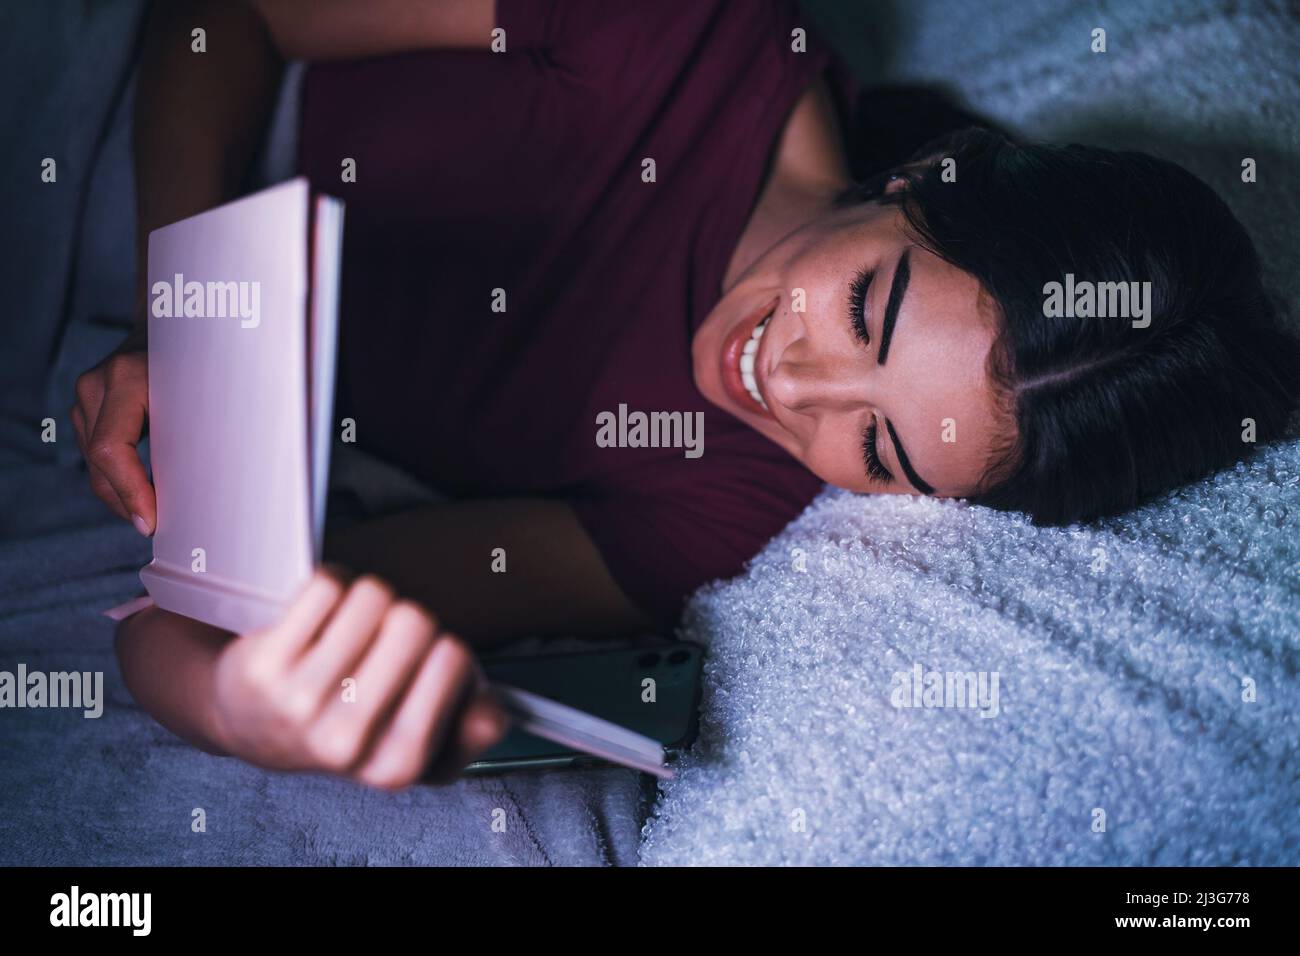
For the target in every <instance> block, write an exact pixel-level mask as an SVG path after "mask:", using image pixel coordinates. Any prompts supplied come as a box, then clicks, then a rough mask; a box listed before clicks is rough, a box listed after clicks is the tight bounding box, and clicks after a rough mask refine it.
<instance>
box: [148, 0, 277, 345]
mask: <svg viewBox="0 0 1300 956" xmlns="http://www.w3.org/2000/svg"><path fill="white" fill-rule="evenodd" d="M200 27H201V28H202V29H203V30H204V31H205V33H206V40H205V43H206V52H204V53H195V52H193V50H192V48H191V44H192V42H193V41H192V39H191V32H192V31H193V30H195V29H197V28H200ZM282 67H283V64H282V62H281V60H280V58H279V56H278V55H277V54H276V52H275V47H274V46H273V44H272V40H271V36H270V34H269V33H268V32H267V30H266V26H265V24H264V23H263V21H262V18H261V17H260V16H259V15H258V13H257V11H256V10H255V9H254V8H253V7H252V6H251V5H249V4H248V3H246V2H244V0H166V2H163V3H154V4H152V5H151V9H150V12H149V20H148V22H147V24H146V26H145V34H144V45H143V49H142V51H141V54H140V78H139V84H138V86H137V89H136V98H135V125H134V132H133V135H134V148H135V182H136V239H137V248H138V250H139V258H138V260H137V261H138V263H139V267H138V274H139V276H138V282H137V286H136V288H137V302H138V308H137V309H136V320H137V323H139V324H140V325H141V326H143V325H144V324H145V323H144V318H145V315H146V311H145V308H144V304H145V301H146V296H145V284H146V279H147V270H146V268H145V262H146V258H147V256H146V253H147V250H148V243H149V233H150V232H151V231H152V230H154V229H157V228H158V227H159V226H165V225H167V224H168V223H172V222H176V221H177V220H178V219H184V218H186V217H187V216H192V215H194V214H196V213H199V212H203V211H204V210H206V209H211V208H212V207H213V206H218V205H220V204H221V203H223V202H226V201H227V200H229V199H233V198H234V197H235V196H237V195H238V194H239V193H240V191H241V189H242V188H243V187H244V184H245V180H246V178H247V176H248V171H249V168H250V166H251V164H252V161H253V158H254V156H255V155H256V152H257V148H258V145H259V144H260V143H261V141H262V138H263V136H264V135H265V132H266V126H267V123H268V122H269V120H270V116H271V111H272V109H273V108H274V106H275V100H276V95H277V93H278V91H279V87H280V75H281V71H282Z"/></svg>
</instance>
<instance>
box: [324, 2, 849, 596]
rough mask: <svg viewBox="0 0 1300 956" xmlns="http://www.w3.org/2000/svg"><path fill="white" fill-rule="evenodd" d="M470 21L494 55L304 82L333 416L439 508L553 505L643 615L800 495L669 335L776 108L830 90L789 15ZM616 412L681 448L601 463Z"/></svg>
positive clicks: (690, 319) (654, 6) (756, 160)
mask: <svg viewBox="0 0 1300 956" xmlns="http://www.w3.org/2000/svg"><path fill="white" fill-rule="evenodd" d="M496 20H497V24H498V26H500V27H501V28H502V29H504V30H505V35H506V44H507V52H504V53H491V52H486V51H473V52H470V51H437V52H427V53H413V54H404V55H401V56H391V57H383V58H376V59H369V60H361V61H353V62H347V63H337V64H327V65H316V66H313V67H312V68H311V69H310V70H309V71H308V74H307V78H306V81H305V87H304V92H303V103H302V106H303V110H302V136H301V147H300V149H301V162H302V168H303V170H304V172H305V173H306V174H307V175H308V176H309V177H310V179H311V181H312V183H313V185H314V186H315V187H316V188H318V189H321V190H323V191H325V192H328V193H330V194H332V195H337V196H340V197H342V198H343V199H344V200H346V202H347V215H346V226H345V230H346V231H345V236H344V253H343V284H342V341H341V354H342V356H343V360H342V371H341V382H342V386H341V389H340V396H339V401H340V405H341V408H342V414H345V415H350V416H352V417H354V418H355V419H356V421H357V440H358V443H359V444H360V445H361V446H362V447H364V448H366V449H367V450H369V451H373V452H375V453H377V454H379V455H381V456H383V457H385V458H387V459H389V460H391V461H393V462H395V463H397V464H399V465H401V466H403V467H405V468H406V469H408V470H409V471H411V472H412V473H413V474H415V475H417V476H419V477H421V478H423V479H425V480H427V481H428V482H430V483H431V484H433V485H434V486H435V487H438V488H440V489H441V490H443V491H445V492H447V493H449V494H452V495H457V496H459V495H464V496H475V497H482V496H499V495H534V496H545V497H550V498H558V499H561V500H564V501H566V502H568V503H569V504H570V505H571V506H572V508H573V510H574V512H575V513H576V514H577V516H578V519H579V520H580V521H581V523H582V525H583V527H584V528H585V529H586V531H587V533H588V534H590V536H591V538H592V539H593V540H594V541H595V543H596V545H597V546H598V547H599V549H600V552H601V554H602V555H603V557H604V559H605V562H606V564H607V566H608V567H609V569H610V572H611V573H612V574H613V576H614V578H615V579H616V580H617V581H618V583H619V584H620V585H621V586H622V588H623V589H624V591H625V592H626V593H627V595H628V596H629V598H631V599H632V600H633V601H634V602H635V603H637V604H638V605H639V606H641V607H642V608H643V609H645V610H646V611H648V612H650V613H652V614H654V615H656V616H657V617H658V618H659V619H661V620H664V621H668V620H671V619H672V618H674V617H675V616H676V615H677V613H678V611H679V610H680V607H681V603H682V600H683V598H684V597H685V596H687V595H688V594H689V593H690V592H691V591H693V590H694V589H695V588H696V587H698V586H699V585H700V584H702V583H704V582H706V581H709V580H712V579H714V578H718V577H727V576H731V575H734V574H736V573H737V572H739V571H740V570H741V569H742V568H743V567H744V564H745V562H746V561H747V560H748V559H749V558H751V557H753V555H754V554H756V553H757V552H758V551H759V549H760V548H761V547H762V546H763V544H764V543H765V542H767V541H768V540H769V539H770V538H771V537H772V536H773V535H774V534H775V533H776V532H778V531H779V530H780V529H781V528H782V527H784V526H785V525H786V524H787V523H788V522H789V521H790V520H791V519H792V518H793V517H794V516H795V515H797V514H798V513H799V512H800V511H801V510H802V509H803V508H804V506H805V505H807V503H808V502H809V501H810V500H811V499H812V497H813V496H814V495H815V494H816V492H817V491H818V490H819V489H820V487H821V482H820V481H819V480H818V479H817V478H816V477H814V476H813V475H812V474H811V473H810V472H808V471H807V470H806V469H804V468H803V466H801V465H800V464H799V463H798V462H796V461H795V460H794V459H792V458H791V457H790V456H789V455H787V453H786V452H785V451H783V450H782V449H780V448H778V447H777V446H776V445H775V444H773V443H771V442H770V441H768V439H766V438H764V437H763V436H761V435H759V434H758V433H757V432H755V431H754V430H752V429H751V428H749V427H747V426H746V425H743V424H742V423H740V422H739V421H738V420H737V419H735V418H733V417H732V416H730V415H728V414H727V413H726V412H723V411H721V410H720V409H718V408H716V407H715V406H713V405H711V404H709V403H708V402H707V401H706V400H705V399H704V398H703V396H701V395H700V394H699V392H698V391H697V389H696V387H695V384H694V381H693V378H692V373H691V338H692V335H693V333H694V332H695V330H696V328H698V326H699V325H700V323H701V322H702V321H703V320H704V318H705V316H706V315H707V314H708V312H709V310H710V308H711V307H712V306H713V305H714V304H715V303H716V302H717V301H718V299H719V298H720V297H721V282H722V277H723V272H724V270H725V268H726V265H727V263H728V261H729V259H730V257H731V254H732V252H733V250H734V249H735V246H736V244H737V241H738V239H739V236H740V233H741V230H742V229H743V227H744V225H745V223H746V221H747V219H748V216H749V213H750V211H751V210H752V208H753V206H754V204H755V202H756V201H757V199H758V195H759V192H760V189H761V187H762V184H763V180H764V173H765V171H766V167H767V161H768V158H769V156H770V154H771V152H772V150H773V148H774V146H775V145H776V142H777V138H778V136H779V134H780V131H781V129H782V126H783V123H784V121H785V119H786V118H788V116H789V113H790V111H791V110H792V109H793V107H794V105H795V103H796V102H797V101H798V99H799V97H800V94H802V93H803V92H804V91H805V90H806V89H807V88H808V86H809V85H810V83H811V82H812V81H813V79H814V78H815V76H816V75H817V74H818V73H819V72H821V71H823V70H826V69H828V68H830V69H831V70H832V74H831V77H830V80H831V88H832V90H833V91H835V92H836V94H837V95H838V96H840V97H842V98H843V100H842V102H841V104H840V105H841V108H843V106H844V104H845V103H847V102H848V97H849V95H850V93H851V89H852V81H851V78H850V77H849V75H848V73H847V71H846V70H845V69H844V67H843V66H842V64H840V63H839V61H838V60H836V59H835V58H834V55H833V54H832V52H831V49H830V48H829V46H827V45H825V44H824V42H823V41H821V40H820V39H819V38H818V37H817V36H816V35H814V34H813V33H812V31H811V28H810V24H809V23H808V22H807V20H805V19H804V18H803V17H802V16H801V14H800V12H799V9H798V7H797V6H796V5H795V4H794V3H793V2H791V0H770V2H746V3H727V2H722V0H684V2H667V0H651V2H645V3H627V2H617V3H615V2H607V0H593V2H582V0H577V2H575V0H569V2H549V0H498V4H497V17H496ZM796 27H802V28H804V29H805V30H806V31H807V33H808V38H807V51H806V52H802V53H801V52H794V51H792V49H791V41H792V31H793V30H794V29H795V28H796ZM347 158H351V159H354V160H355V161H356V181H355V182H354V183H345V182H341V181H340V180H341V176H340V173H341V170H342V168H343V166H342V164H343V161H344V160H345V159H347ZM645 158H653V159H654V161H655V167H656V168H655V174H656V181H655V182H645V181H643V177H642V170H643V163H642V161H643V160H644V159H645ZM495 290H503V292H504V306H505V309H504V311H497V310H494V308H493V305H494V303H496V304H498V306H499V305H500V303H501V301H502V296H501V293H498V292H496V291H495ZM620 405H625V406H626V407H627V411H628V412H629V413H630V412H634V411H643V412H647V413H648V412H656V411H659V412H664V411H666V412H680V413H682V414H683V415H686V414H690V413H694V412H703V415H704V418H703V424H704V430H703V454H702V455H701V456H700V457H698V458H688V457H686V455H685V454H684V451H685V450H684V449H683V448H664V447H661V448H648V447H647V448H632V447H601V446H600V445H598V444H597V440H596V436H597V431H598V424H597V422H598V416H600V415H601V413H603V412H609V413H612V414H614V415H617V414H618V410H619V406H620Z"/></svg>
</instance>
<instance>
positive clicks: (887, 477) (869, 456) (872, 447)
mask: <svg viewBox="0 0 1300 956" xmlns="http://www.w3.org/2000/svg"><path fill="white" fill-rule="evenodd" d="M878 437H879V436H878V434H877V429H876V420H875V419H874V418H873V419H872V420H871V424H870V425H868V426H867V430H866V431H865V432H864V433H863V435H862V464H863V467H865V468H866V470H867V477H868V478H871V479H872V480H874V481H879V482H881V483H886V482H890V481H893V480H894V476H893V475H892V474H890V472H889V469H888V468H886V467H885V464H884V462H882V461H881V460H880V453H879V452H878V451H876V440H877V438H878Z"/></svg>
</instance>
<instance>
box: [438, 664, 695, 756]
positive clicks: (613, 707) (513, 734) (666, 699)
mask: <svg viewBox="0 0 1300 956" xmlns="http://www.w3.org/2000/svg"><path fill="white" fill-rule="evenodd" d="M703 661H704V652H703V648H701V647H700V646H699V645H698V644H691V643H688V642H686V641H676V642H672V643H666V644H662V645H651V646H642V647H630V648H619V649H613V650H599V651H581V652H577V653H567V654H545V655H537V656H528V657H499V658H496V659H489V660H485V661H484V662H483V670H484V672H485V673H486V675H487V677H488V679H489V680H492V681H499V682H500V683H503V684H509V685H511V686H514V687H519V688H522V689H523V690H528V691H532V692H533V693H534V694H540V695H541V696H542V697H549V698H550V699H551V700H555V701H559V702H560V703H561V704H568V705H569V706H570V707H576V708H578V709H579V710H583V711H586V712H587V713H589V714H592V715H594V716H596V717H600V718H603V719H604V720H608V721H611V722H613V723H615V724H618V725H620V726H622V727H626V728H627V729H628V730H632V731H635V732H637V733H639V734H644V735H645V736H647V737H650V738H652V739H653V740H657V741H659V743H661V744H663V747H664V751H665V754H666V756H667V758H668V760H669V761H671V760H672V759H673V758H674V757H675V756H676V755H677V754H679V753H681V752H682V751H683V750H685V749H686V748H687V747H689V746H690V745H691V743H692V742H693V741H694V740H695V734H696V731H697V729H698V725H699V704H700V677H701V673H702V665H703ZM590 766H608V764H607V763H606V762H605V761H603V760H601V759H600V758H598V757H593V756H591V755H589V754H584V753H580V752H579V751H576V750H570V749H569V748H567V747H565V746H563V745H562V744H557V743H552V742H551V741H549V740H543V739H542V738H540V737H535V736H533V735H532V734H529V733H527V732H525V731H523V730H520V729H519V728H517V727H512V728H511V729H510V731H509V732H508V733H507V734H506V736H505V737H504V738H503V739H502V740H501V741H500V742H499V743H498V744H497V745H496V746H494V747H493V748H492V749H491V750H488V751H486V752H484V753H483V755H482V756H481V757H480V758H479V759H478V760H476V761H474V762H473V763H471V764H469V766H467V767H466V768H465V771H464V772H465V773H467V774H486V773H503V772H505V771H508V770H522V769H527V768H543V767H590Z"/></svg>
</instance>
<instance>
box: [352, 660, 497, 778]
mask: <svg viewBox="0 0 1300 956" xmlns="http://www.w3.org/2000/svg"><path fill="white" fill-rule="evenodd" d="M476 685H477V666H476V665H475V663H474V658H473V656H472V655H471V654H470V652H469V649H468V648H466V646H465V644H464V643H463V642H462V641H460V640H459V639H457V638H455V637H451V636H443V637H440V638H439V639H438V640H437V641H436V643H435V644H434V645H433V648H432V650H430V651H429V652H428V654H427V655H426V657H425V659H424V661H423V663H422V665H421V666H420V671H419V673H418V674H417V675H416V677H415V680H414V681H412V683H411V686H410V688H409V690H408V691H407V692H406V695H405V697H404V698H403V700H402V702H401V705H400V706H399V707H398V709H397V710H396V712H395V713H394V714H393V716H392V719H391V720H390V721H389V723H388V725H387V726H386V727H385V728H384V729H383V733H382V736H381V737H380V739H379V740H378V741H377V742H376V744H375V746H374V747H373V749H372V750H371V752H370V755H369V757H368V758H367V759H366V760H365V762H364V763H363V764H362V766H361V767H360V768H359V769H358V771H357V777H358V779H360V780H361V781H362V782H364V783H367V784H370V785H371V786H375V787H382V788H385V789H397V788H400V787H405V786H409V785H411V784H413V783H415V782H416V781H417V780H419V779H420V778H421V775H422V774H423V773H424V770H425V768H426V767H427V766H428V765H429V762H430V758H431V757H432V756H433V754H434V753H435V751H441V752H442V753H444V754H446V759H445V761H444V762H445V763H446V765H447V769H448V773H449V774H450V775H452V776H454V774H455V773H456V772H457V771H459V770H460V769H461V768H462V767H464V765H465V763H467V762H468V761H469V760H471V759H472V758H473V756H474V755H475V754H476V753H478V752H479V745H480V744H481V745H483V746H490V744H491V742H492V740H493V739H495V737H496V736H497V735H498V727H497V725H496V724H495V723H494V722H493V721H492V718H493V717H494V716H495V715H493V714H491V713H490V712H489V713H488V714H487V715H486V716H487V718H488V726H486V727H485V726H483V719H484V715H482V714H479V715H478V716H476V717H475V719H474V720H473V721H472V722H471V723H470V724H469V725H468V726H469V727H470V728H472V730H471V733H470V734H469V736H468V737H465V738H464V739H462V738H461V735H460V734H459V732H458V729H459V727H460V726H461V725H463V724H464V723H465V717H466V716H467V715H468V714H469V713H470V711H471V709H470V708H465V707H464V706H463V705H464V702H465V700H466V698H467V697H469V696H470V695H472V694H473V693H474V691H475V687H476ZM475 713H477V712H475ZM454 731H456V732H454ZM500 732H504V715H502V720H501V730H500ZM485 741H486V743H485Z"/></svg>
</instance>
